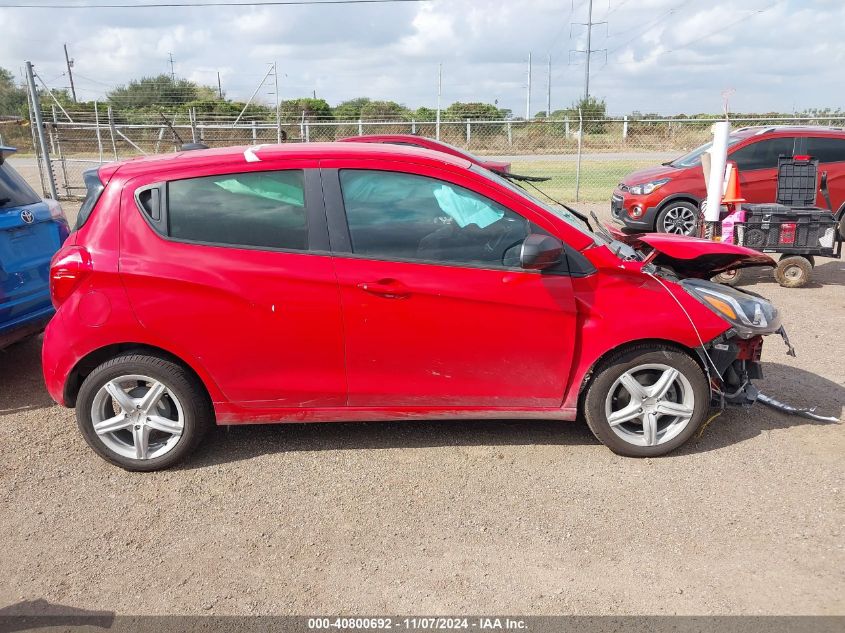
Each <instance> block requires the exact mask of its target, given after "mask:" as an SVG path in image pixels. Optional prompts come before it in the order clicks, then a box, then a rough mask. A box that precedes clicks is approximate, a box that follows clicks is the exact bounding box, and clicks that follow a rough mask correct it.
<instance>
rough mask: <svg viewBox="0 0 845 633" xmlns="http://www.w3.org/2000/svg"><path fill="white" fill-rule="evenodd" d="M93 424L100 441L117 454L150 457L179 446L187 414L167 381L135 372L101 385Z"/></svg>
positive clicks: (92, 418) (133, 457) (93, 411)
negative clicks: (167, 384)
mask: <svg viewBox="0 0 845 633" xmlns="http://www.w3.org/2000/svg"><path fill="white" fill-rule="evenodd" d="M91 423H92V425H93V428H94V432H95V433H96V434H97V436H98V437H99V439H100V441H102V442H103V444H105V445H106V446H107V447H108V448H109V449H111V450H112V451H114V452H115V453H117V454H119V455H121V456H123V457H128V458H130V459H138V460H148V459H155V458H157V457H161V456H163V455H165V454H167V453H169V452H170V451H171V450H173V449H174V448H175V447H176V445H177V444H178V443H179V440H180V438H181V437H182V433H183V432H184V430H185V413H184V410H183V408H182V404H181V403H180V402H179V399H178V398H177V397H176V396H175V395H174V393H173V392H172V391H171V390H170V389H169V388H168V387H167V386H166V385H165V384H164V383H162V382H160V381H158V380H156V379H154V378H150V377H149V376H142V375H137V374H132V375H125V376H119V377H118V378H114V379H112V380H109V381H108V382H107V383H105V384H104V385H103V386H102V387H100V389H99V391H97V394H96V395H95V396H94V401H93V403H92V404H91Z"/></svg>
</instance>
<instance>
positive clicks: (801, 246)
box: [715, 156, 845, 288]
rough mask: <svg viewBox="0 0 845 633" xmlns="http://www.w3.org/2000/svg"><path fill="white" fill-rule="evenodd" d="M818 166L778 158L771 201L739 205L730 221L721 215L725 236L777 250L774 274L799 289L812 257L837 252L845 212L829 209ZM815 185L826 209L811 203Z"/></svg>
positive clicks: (723, 278) (804, 159)
mask: <svg viewBox="0 0 845 633" xmlns="http://www.w3.org/2000/svg"><path fill="white" fill-rule="evenodd" d="M818 165H819V164H818V161H817V160H815V159H813V158H811V157H809V156H795V157H781V158H780V159H779V160H778V182H777V202H776V203H770V204H742V205H741V207H739V213H738V214H735V215H733V218H734V219H735V220H736V221H734V222H730V217H731V216H730V213H728V214H722V227H721V228H722V235H723V236H724V239H725V240H726V241H728V240H730V241H732V242H733V243H735V244H739V245H741V246H746V247H748V248H753V249H755V250H758V251H762V252H764V253H773V254H774V253H779V254H780V258H779V259H778V263H777V267H776V268H775V278H776V279H777V281H778V283H779V284H780V285H781V286H784V287H787V288H799V287H801V286H803V285H805V284H806V283H807V282H808V281H809V280H810V277H811V275H812V270H813V266H815V257H835V258H841V257H842V243H843V241H845V216H843V214H841V213H840V214H839V215H836V214H835V213H834V211H832V207H831V204H830V196H829V194H828V190H827V174H826V173H822V174H821V178H819V171H818ZM819 189H821V192H822V195H823V197H824V199H825V202H827V204H828V207H829V208H827V209H822V208H819V207H816V206H815V204H816V196H817V194H818V191H819ZM735 211H736V210H734V212H735ZM737 216H738V217H737ZM726 220H728V222H729V224H726V222H725V221H726ZM730 224H732V226H731V227H730V228H727V227H729V226H730ZM726 229H727V230H726ZM739 273H740V271H729V272H728V273H725V274H723V275H720V276H719V277H718V278H716V279H715V280H716V281H720V282H722V283H727V284H731V285H733V284H735V283H737V282H738V281H739Z"/></svg>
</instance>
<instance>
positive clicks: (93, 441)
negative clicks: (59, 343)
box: [76, 352, 214, 472]
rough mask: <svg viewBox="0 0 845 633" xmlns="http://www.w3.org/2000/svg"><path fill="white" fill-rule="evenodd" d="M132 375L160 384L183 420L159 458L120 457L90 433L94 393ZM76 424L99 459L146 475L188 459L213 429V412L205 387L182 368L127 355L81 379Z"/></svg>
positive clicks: (149, 357)
mask: <svg viewBox="0 0 845 633" xmlns="http://www.w3.org/2000/svg"><path fill="white" fill-rule="evenodd" d="M136 374H137V375H143V376H149V377H150V378H153V379H155V380H157V381H159V382H161V383H162V384H163V385H165V386H166V387H167V389H168V390H169V391H171V392H172V393H173V395H174V396H175V397H176V398H177V400H178V402H180V403H181V407H182V411H183V417H184V427H183V429H182V432H181V436H179V439H178V440H177V441H176V443H175V446H173V448H172V449H170V450H169V452H167V453H165V454H163V455H161V456H160V457H155V458H151V459H143V460H142V459H132V458H129V457H126V456H124V455H120V454H119V453H117V452H115V451H114V450H112V449H111V448H109V447H108V446H107V445H106V444H105V443H104V442H103V440H102V439H100V436H99V435H97V433H96V432H95V431H94V426H93V418H92V409H93V405H94V399H95V397H96V396H97V393H98V392H99V391H100V389H101V388H102V387H103V386H104V385H106V383H108V382H109V381H112V380H115V379H117V378H120V377H121V376H126V375H136ZM130 393H131V392H130ZM76 420H77V424H78V426H79V430H80V432H81V433H82V437H83V438H85V441H86V442H87V443H88V445H89V446H90V447H91V448H92V449H93V450H94V452H96V453H97V454H98V455H99V456H100V457H102V458H103V459H105V460H106V461H108V462H111V463H112V464H115V465H116V466H120V467H121V468H123V469H125V470H129V471H140V472H149V471H154V470H163V469H165V468H170V467H171V466H173V465H174V464H176V463H178V462H180V461H181V460H182V459H184V458H185V457H186V456H187V455H189V454H190V453H191V452H192V451H193V450H194V449H195V448H196V447H197V445H198V444H199V443H200V440H202V438H203V436H204V435H205V433H206V432H207V431H208V429H209V428H210V427H211V426H212V425H213V423H214V412H213V408H212V406H211V401H210V399H209V397H208V394H207V392H206V391H205V387H204V386H203V385H202V383H201V382H200V381H199V380H198V379H197V378H196V376H195V375H194V374H193V373H191V372H190V371H188V370H186V369H185V368H184V367H183V366H181V365H179V364H178V363H175V362H173V361H172V360H168V359H166V358H161V357H159V356H152V355H148V354H141V353H132V352H127V353H124V354H121V355H119V356H116V357H115V358H112V359H111V360H108V361H106V362H104V363H102V364H101V365H99V366H98V367H97V368H96V369H94V371H92V372H91V373H90V374H89V375H88V376H87V377H86V378H85V380H84V381H83V383H82V387H81V388H80V390H79V395H78V397H77V400H76ZM136 428H138V427H136Z"/></svg>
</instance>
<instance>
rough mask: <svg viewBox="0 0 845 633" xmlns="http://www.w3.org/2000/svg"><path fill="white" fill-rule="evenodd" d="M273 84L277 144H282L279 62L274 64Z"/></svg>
mask: <svg viewBox="0 0 845 633" xmlns="http://www.w3.org/2000/svg"><path fill="white" fill-rule="evenodd" d="M273 83H274V85H275V90H276V142H277V143H279V144H281V142H282V113H281V110H279V62H273Z"/></svg>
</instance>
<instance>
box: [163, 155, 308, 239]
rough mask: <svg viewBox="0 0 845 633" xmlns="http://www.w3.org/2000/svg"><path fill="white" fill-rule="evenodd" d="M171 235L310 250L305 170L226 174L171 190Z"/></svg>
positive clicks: (192, 180)
mask: <svg viewBox="0 0 845 633" xmlns="http://www.w3.org/2000/svg"><path fill="white" fill-rule="evenodd" d="M167 223H168V229H167V231H168V234H169V235H170V237H173V238H176V239H180V240H188V241H193V242H205V243H210V244H226V245H232V246H252V247H259V248H281V249H290V250H306V249H307V246H308V229H307V220H306V214H305V188H304V174H303V172H302V171H301V170H287V171H271V172H252V173H245V174H225V175H220V176H206V177H203V178H190V179H186V180H175V181H172V182H170V183H169V184H168V186H167Z"/></svg>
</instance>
